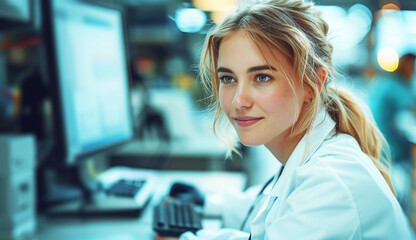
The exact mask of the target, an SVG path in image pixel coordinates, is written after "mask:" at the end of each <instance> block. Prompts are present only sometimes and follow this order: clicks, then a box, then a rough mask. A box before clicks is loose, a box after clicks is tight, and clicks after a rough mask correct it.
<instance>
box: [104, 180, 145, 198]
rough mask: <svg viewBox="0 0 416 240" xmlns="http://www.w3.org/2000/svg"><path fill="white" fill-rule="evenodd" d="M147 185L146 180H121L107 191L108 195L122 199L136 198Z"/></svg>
mask: <svg viewBox="0 0 416 240" xmlns="http://www.w3.org/2000/svg"><path fill="white" fill-rule="evenodd" d="M144 184H145V180H144V179H120V180H118V181H117V182H115V183H114V184H113V185H111V186H110V187H109V188H108V189H107V190H106V193H107V195H114V196H120V197H131V198H133V197H135V196H136V195H137V194H138V192H139V191H140V189H142V187H143V185H144Z"/></svg>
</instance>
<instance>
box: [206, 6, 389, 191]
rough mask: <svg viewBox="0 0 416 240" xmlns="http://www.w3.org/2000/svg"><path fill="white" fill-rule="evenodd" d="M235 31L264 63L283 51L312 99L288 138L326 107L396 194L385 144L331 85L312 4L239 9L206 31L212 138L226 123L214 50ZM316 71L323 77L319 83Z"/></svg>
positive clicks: (323, 27) (322, 26) (327, 51)
mask: <svg viewBox="0 0 416 240" xmlns="http://www.w3.org/2000/svg"><path fill="white" fill-rule="evenodd" d="M235 31H243V32H244V33H246V35H247V36H248V37H249V38H250V39H251V40H252V42H253V43H254V44H255V45H256V46H257V48H258V49H259V51H260V53H261V54H262V55H263V57H264V59H265V60H266V61H267V62H269V63H272V64H271V65H273V66H276V65H277V66H279V64H276V63H278V59H277V58H276V56H275V55H274V54H273V53H274V52H276V51H279V52H281V53H283V54H284V55H285V56H286V57H287V58H288V59H289V60H290V61H291V63H292V66H293V69H294V71H295V73H296V74H297V76H296V77H297V79H298V80H299V81H300V84H301V86H302V87H303V88H304V89H305V91H307V92H309V93H311V95H312V96H313V98H312V101H311V103H310V104H308V106H307V107H306V108H305V109H303V111H302V112H301V113H300V115H299V118H298V120H297V121H296V122H295V123H294V125H293V127H292V132H291V136H293V137H294V136H302V135H304V134H306V133H307V132H309V131H310V130H311V128H312V123H313V121H314V119H315V117H316V115H317V113H318V111H319V110H320V109H322V108H326V110H327V112H328V113H329V115H330V116H331V118H332V119H333V120H334V121H335V123H336V132H337V133H346V134H349V135H351V136H352V137H354V138H355V139H356V140H357V142H358V144H359V145H360V147H361V150H362V151H363V152H364V153H365V154H367V155H368V156H369V157H370V158H371V160H372V161H373V162H374V164H375V166H376V167H377V168H378V170H379V171H380V172H381V174H382V175H383V177H384V178H385V179H386V181H387V183H388V185H389V187H390V189H391V191H392V192H393V193H394V194H395V192H394V189H393V186H392V183H391V180H390V177H389V172H388V170H389V164H388V163H389V161H388V154H382V150H383V149H385V147H386V146H387V144H386V141H385V139H384V137H383V135H382V134H381V133H380V131H379V130H378V128H377V127H376V126H375V124H374V123H373V122H372V121H370V120H369V119H367V118H366V115H365V113H364V112H363V110H362V108H361V106H360V105H359V104H358V103H357V101H355V100H354V97H353V96H352V95H351V94H348V93H347V92H345V91H343V90H341V89H338V88H336V87H334V86H332V85H331V84H330V82H331V81H332V79H333V78H334V75H335V70H334V67H333V65H332V57H331V55H332V45H331V44H330V43H329V41H328V40H327V33H328V25H327V24H326V22H325V21H324V20H323V19H322V18H321V16H320V14H319V12H317V11H316V9H315V8H314V7H313V3H309V2H305V1H302V0H269V1H263V2H258V3H256V4H252V5H246V6H241V7H240V8H239V9H237V10H236V11H235V12H233V13H232V14H230V15H229V16H227V17H226V18H225V19H224V20H223V22H222V23H220V24H219V25H217V26H215V27H214V28H212V29H211V30H210V32H208V34H207V37H206V39H205V42H204V48H203V51H202V56H201V61H200V77H201V80H202V83H203V84H204V86H205V87H206V89H208V91H209V92H210V93H211V97H212V107H213V108H214V109H216V113H215V119H214V126H213V128H214V132H215V133H216V135H217V136H219V137H220V138H222V139H223V138H224V135H221V134H220V133H221V131H222V128H223V126H224V123H226V124H227V123H228V121H226V120H225V119H226V118H225V116H224V113H223V111H222V109H221V106H220V102H219V79H218V73H217V68H218V66H217V60H218V52H219V47H220V44H221V41H222V39H223V38H224V37H226V36H228V35H229V34H230V33H233V32H235ZM273 63H274V64H273ZM320 68H323V69H325V70H326V71H327V73H328V76H327V79H326V81H325V83H324V84H323V85H322V84H321V83H322V81H321V80H320V78H321V76H320V74H319V69H320ZM279 70H282V71H284V69H279ZM287 80H288V81H289V82H290V84H292V89H294V85H293V83H292V82H291V81H290V80H289V78H287ZM299 111H300V110H299ZM218 124H220V125H218ZM229 145H230V148H231V149H232V150H233V151H237V150H236V149H235V147H233V146H232V144H229Z"/></svg>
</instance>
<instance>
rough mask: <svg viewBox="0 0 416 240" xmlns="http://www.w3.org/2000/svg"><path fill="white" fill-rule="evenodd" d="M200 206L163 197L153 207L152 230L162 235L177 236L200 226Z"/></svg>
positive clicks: (195, 229) (196, 229)
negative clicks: (163, 198)
mask: <svg viewBox="0 0 416 240" xmlns="http://www.w3.org/2000/svg"><path fill="white" fill-rule="evenodd" d="M200 208H201V207H200V206H197V205H195V204H193V203H190V202H186V201H180V200H177V199H165V200H163V201H162V202H161V203H160V204H159V205H157V206H156V207H154V209H153V230H154V231H155V232H156V233H157V234H158V235H159V236H163V237H179V236H180V235H181V234H182V233H184V232H188V231H191V232H194V233H195V232H196V231H198V230H199V229H201V228H202V224H201V219H202V218H201V213H200V211H199V209H200Z"/></svg>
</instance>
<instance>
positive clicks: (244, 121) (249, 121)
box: [234, 117, 263, 127]
mask: <svg viewBox="0 0 416 240" xmlns="http://www.w3.org/2000/svg"><path fill="white" fill-rule="evenodd" d="M261 119H263V118H262V117H258V118H256V117H236V118H234V120H235V122H236V123H237V124H238V126H240V127H248V126H251V125H253V124H255V123H257V122H258V121H260V120H261Z"/></svg>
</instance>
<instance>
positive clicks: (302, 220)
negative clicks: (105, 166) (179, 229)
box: [180, 110, 415, 240]
mask: <svg viewBox="0 0 416 240" xmlns="http://www.w3.org/2000/svg"><path fill="white" fill-rule="evenodd" d="M256 203H257V205H260V207H258V208H259V209H256V210H255V211H253V215H254V216H255V217H254V216H253V218H254V219H253V220H250V222H249V224H247V225H249V229H247V231H239V230H237V229H238V227H237V228H235V229H231V228H224V229H220V230H215V231H213V230H209V229H203V230H200V231H198V232H197V234H196V235H194V234H192V233H189V232H188V233H185V234H183V235H182V236H181V237H180V240H188V239H204V240H205V239H207V240H208V239H215V240H222V239H224V240H237V239H241V240H242V239H244V240H247V239H248V237H249V232H251V235H252V239H253V240H257V239H302V240H305V239H394V240H396V239H414V238H415V237H414V234H413V231H412V230H411V227H410V224H409V222H408V220H407V218H406V216H405V215H404V213H403V211H402V209H401V207H400V205H399V203H398V202H397V200H396V198H395V197H394V195H393V194H392V192H391V190H390V189H389V187H388V185H387V183H386V181H385V180H384V178H383V176H382V175H381V173H380V172H379V171H378V169H377V168H376V167H375V166H374V164H373V163H372V161H371V159H370V158H369V157H368V156H367V155H365V154H364V153H363V152H362V151H361V149H360V147H359V145H358V143H357V142H356V140H355V139H354V138H353V137H351V136H350V135H346V134H337V135H335V123H334V121H333V120H332V119H331V117H330V116H329V115H328V114H327V113H326V111H324V110H322V111H321V112H320V113H319V114H318V116H317V118H316V120H315V122H314V127H313V129H312V131H311V132H310V133H309V134H307V135H305V136H304V137H303V138H302V140H301V141H300V142H299V144H298V145H297V147H296V148H295V150H294V151H293V153H292V155H291V156H290V158H289V160H288V161H287V163H286V165H285V168H284V170H283V173H282V175H281V177H280V178H279V179H278V181H277V183H275V184H274V186H273V187H272V189H271V190H270V192H269V193H268V194H264V195H263V196H262V197H260V198H259V199H257V201H256ZM228 208H229V211H230V212H238V210H239V211H240V212H242V214H240V215H243V217H242V218H240V219H241V221H242V219H243V218H244V215H245V214H246V212H247V209H248V208H249V207H247V204H243V207H240V204H239V203H238V202H236V201H233V202H232V203H231V204H228ZM236 209H237V210H236ZM222 210H225V209H222ZM225 215H227V214H225ZM236 219H237V218H236ZM239 224H241V222H240V223H239ZM234 227H235V226H234Z"/></svg>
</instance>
